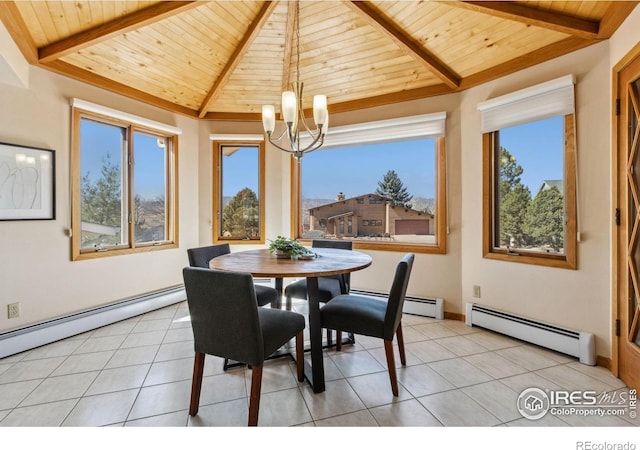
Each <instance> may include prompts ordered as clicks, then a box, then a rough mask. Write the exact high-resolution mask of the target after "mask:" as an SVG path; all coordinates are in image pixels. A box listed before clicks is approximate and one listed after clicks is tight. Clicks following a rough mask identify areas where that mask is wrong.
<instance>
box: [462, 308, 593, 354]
mask: <svg viewBox="0 0 640 450" xmlns="http://www.w3.org/2000/svg"><path fill="white" fill-rule="evenodd" d="M466 323H467V325H469V326H473V325H477V326H479V327H482V328H486V329H488V330H492V331H496V332H498V333H502V334H506V335H507V336H511V337H514V338H516V339H520V340H523V341H526V342H530V343H532V344H536V345H539V346H541V347H546V348H548V349H551V350H555V351H557V352H560V353H564V354H567V355H571V356H575V357H576V358H579V359H580V362H581V363H583V364H588V365H590V366H595V365H596V343H595V336H594V335H593V333H586V332H583V331H575V330H570V329H567V328H561V327H558V326H556V325H551V324H548V323H543V322H539V321H536V320H532V319H528V318H525V317H521V316H517V315H515V314H511V313H507V312H504V311H499V310H497V309H493V308H487V307H486V306H481V305H478V304H477V303H467V305H466Z"/></svg>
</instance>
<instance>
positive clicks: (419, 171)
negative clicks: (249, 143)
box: [302, 139, 436, 199]
mask: <svg viewBox="0 0 640 450" xmlns="http://www.w3.org/2000/svg"><path fill="white" fill-rule="evenodd" d="M435 155H436V152H435V141H434V140H433V139H418V140H411V141H403V142H391V143H383V144H373V145H361V146H353V147H346V148H340V149H330V150H322V149H321V150H317V151H315V152H312V153H309V154H307V155H304V156H303V157H302V180H303V182H302V186H303V188H302V196H303V197H304V198H323V199H333V198H335V197H336V195H337V194H338V193H339V192H342V193H343V194H345V196H346V197H347V198H351V197H356V196H358V195H362V194H369V193H374V192H375V191H376V189H377V188H378V182H379V181H381V180H382V179H383V178H384V175H385V174H386V173H387V172H388V171H389V170H395V172H396V173H397V174H398V176H399V178H400V180H401V181H402V183H403V185H404V186H405V187H406V188H407V191H408V192H409V193H410V194H411V195H413V196H414V197H424V198H433V197H435V173H436V172H435V163H436V156H435Z"/></svg>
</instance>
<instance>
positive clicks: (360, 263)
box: [209, 247, 371, 393]
mask: <svg viewBox="0 0 640 450" xmlns="http://www.w3.org/2000/svg"><path fill="white" fill-rule="evenodd" d="M310 250H311V251H312V252H313V253H314V256H313V258H311V259H290V258H278V257H276V256H275V255H274V254H272V253H270V252H269V250H268V249H258V250H247V251H241V252H232V253H229V254H226V255H221V256H218V257H216V258H213V259H212V260H211V261H210V262H209V267H210V268H212V269H219V270H230V271H234V272H245V273H250V274H251V275H253V276H254V277H256V278H274V279H275V281H276V289H278V291H279V292H280V294H281V296H282V280H283V278H303V277H305V278H306V279H307V295H308V297H309V298H308V300H309V340H310V347H311V351H310V352H311V365H310V366H309V365H308V364H307V363H306V362H305V377H306V378H307V380H308V381H309V383H310V384H311V386H312V388H313V392H316V393H318V392H323V391H324V390H325V383H324V363H323V360H322V327H321V325H320V302H319V295H318V277H322V276H330V275H341V274H346V273H350V272H355V271H357V270H362V269H364V268H366V267H369V266H370V265H371V257H370V256H369V255H367V254H365V253H361V252H357V251H353V250H342V249H333V248H315V247H314V248H312V249H310ZM345 293H346V292H345ZM278 306H280V303H279V304H278Z"/></svg>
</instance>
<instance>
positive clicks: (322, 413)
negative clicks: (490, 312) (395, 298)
mask: <svg viewBox="0 0 640 450" xmlns="http://www.w3.org/2000/svg"><path fill="white" fill-rule="evenodd" d="M294 308H295V309H297V310H298V311H300V312H303V313H304V312H305V308H306V302H295V304H294ZM403 329H404V336H405V345H406V350H407V365H406V366H405V367H402V366H400V363H399V360H398V363H397V364H398V379H399V382H400V392H399V396H398V397H396V398H394V397H393V395H392V394H391V388H390V386H389V379H388V374H387V371H386V362H385V356H384V349H383V346H382V341H380V340H378V339H372V338H368V337H365V336H357V337H356V344H355V345H352V346H345V347H343V351H342V352H340V353H338V352H336V351H335V350H326V351H325V354H324V355H325V374H326V380H327V381H326V391H325V392H323V393H320V394H314V393H313V392H312V390H311V389H310V387H309V385H308V384H307V383H306V382H303V383H298V381H297V380H296V378H295V365H294V363H293V361H291V359H290V358H279V359H273V360H269V361H267V363H266V364H265V369H264V371H263V377H264V378H263V385H262V398H261V404H260V417H259V424H260V425H262V426H316V427H323V426H358V427H366V426H385V427H387V426H388V427H391V426H405V427H425V426H429V427H440V426H445V427H451V426H480V427H491V426H500V425H502V426H560V427H568V426H589V427H594V426H596V427H597V426H615V427H620V426H638V425H640V422H639V421H638V419H637V418H636V419H635V420H634V419H631V418H629V416H628V415H625V416H623V417H582V416H575V415H574V416H562V417H557V416H553V415H550V414H547V415H546V416H545V417H544V418H543V419H541V420H537V421H531V420H529V419H526V418H523V417H522V416H521V415H520V413H519V412H518V410H517V408H516V399H517V397H518V395H519V394H520V392H522V391H523V390H524V389H526V388H529V387H538V388H541V389H555V390H558V389H565V390H578V389H580V390H595V391H597V392H608V393H611V394H612V395H613V393H618V394H620V393H622V392H625V391H626V386H625V385H624V383H622V382H621V381H620V380H619V379H617V378H615V377H614V376H613V375H612V374H611V373H610V372H609V371H608V370H606V369H603V368H601V367H591V366H585V365H583V364H580V363H579V362H577V361H576V360H575V359H574V358H571V357H567V356H565V355H561V354H557V353H554V352H552V351H548V350H545V349H541V348H539V347H536V346H533V345H530V344H527V343H523V342H521V341H518V340H514V339H510V338H507V337H505V336H501V335H499V334H495V333H492V332H490V331H486V330H483V329H480V328H475V327H474V328H471V327H467V326H466V325H465V324H464V323H461V322H457V321H451V320H434V319H431V318H426V317H421V316H415V315H405V316H404V318H403ZM192 358H193V336H192V333H191V325H190V322H189V313H188V308H187V305H186V302H183V303H180V304H177V305H173V306H170V307H166V308H163V309H160V310H157V311H153V312H150V313H147V314H144V315H141V316H138V317H134V318H131V319H128V320H125V321H122V322H119V323H116V324H113V325H109V326H106V327H103V328H100V329H97V330H94V331H90V332H87V333H84V334H81V335H78V336H74V337H71V338H68V339H65V340H62V341H59V342H56V343H52V344H49V345H46V346H43V347H40V348H37V349H34V350H31V351H27V352H24V353H20V354H17V355H14V356H10V357H7V358H4V359H0V425H2V426H8V427H20V426H49V427H59V426H61V427H69V426H125V427H169V426H176V427H185V426H186V427H200V426H244V425H245V424H246V421H247V411H248V398H247V393H248V390H249V386H250V381H251V379H250V371H249V370H248V369H246V368H245V367H236V368H232V369H230V370H228V371H227V372H223V370H222V360H221V359H220V358H215V357H211V356H209V357H207V360H206V365H205V378H204V381H203V387H202V395H201V400H200V411H199V414H198V415H197V416H196V417H190V416H189V414H188V406H189V393H190V387H191V374H192V364H193V359H192ZM396 359H398V356H397V351H396Z"/></svg>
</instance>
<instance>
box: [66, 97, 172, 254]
mask: <svg viewBox="0 0 640 450" xmlns="http://www.w3.org/2000/svg"><path fill="white" fill-rule="evenodd" d="M72 115H73V137H72V185H73V186H72V192H73V198H72V229H73V230H75V232H74V233H73V234H72V258H73V259H74V260H78V259H87V258H95V257H101V256H114V255H118V254H126V253H131V252H136V251H148V250H160V249H165V248H175V247H176V246H177V208H176V203H177V180H176V174H177V167H176V166H177V146H178V137H177V134H178V133H179V130H177V129H173V128H172V127H166V128H167V129H164V128H165V127H163V126H162V124H159V125H158V128H155V123H154V122H151V121H146V120H145V119H142V118H137V117H135V116H130V115H127V114H124V113H120V112H118V111H114V110H110V109H108V108H103V107H101V106H100V105H94V104H91V103H88V102H83V101H80V100H74V108H73V110H72ZM127 119H129V120H127Z"/></svg>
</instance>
